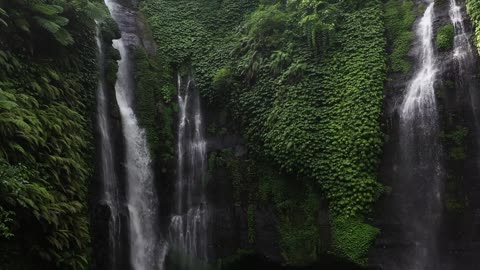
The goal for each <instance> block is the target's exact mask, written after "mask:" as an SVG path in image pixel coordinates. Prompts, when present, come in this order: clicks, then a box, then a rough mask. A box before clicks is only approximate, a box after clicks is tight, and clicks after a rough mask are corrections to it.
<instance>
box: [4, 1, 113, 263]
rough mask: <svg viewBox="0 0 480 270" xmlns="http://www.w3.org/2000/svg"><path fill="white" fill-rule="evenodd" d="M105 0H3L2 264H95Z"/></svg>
mask: <svg viewBox="0 0 480 270" xmlns="http://www.w3.org/2000/svg"><path fill="white" fill-rule="evenodd" d="M105 14H106V12H105V9H104V8H103V7H102V2H101V1H94V0H91V1H88V0H75V1H65V0H32V1H21V0H8V1H0V268H1V269H5V270H15V269H78V270H80V269H88V261H89V249H90V227H89V219H88V208H87V204H88V187H89V183H90V179H91V177H92V172H93V168H94V162H93V145H94V144H93V123H92V121H91V120H92V119H93V118H92V117H93V116H94V112H95V107H94V102H95V90H96V88H97V69H98V68H97V63H96V53H97V45H96V41H95V22H94V18H100V17H103V16H104V15H105Z"/></svg>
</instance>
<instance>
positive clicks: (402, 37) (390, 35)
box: [384, 0, 415, 73]
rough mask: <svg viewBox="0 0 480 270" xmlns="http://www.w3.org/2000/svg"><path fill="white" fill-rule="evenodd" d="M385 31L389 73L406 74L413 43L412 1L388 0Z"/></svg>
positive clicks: (409, 65)
mask: <svg viewBox="0 0 480 270" xmlns="http://www.w3.org/2000/svg"><path fill="white" fill-rule="evenodd" d="M384 7H385V29H386V36H387V39H388V40H389V44H390V45H389V63H388V68H389V71H390V72H396V73H408V72H409V71H410V70H411V68H412V63H411V61H410V60H409V59H408V51H409V50H410V47H411V44H412V42H413V38H414V33H413V31H412V27H413V22H414V21H415V14H414V11H413V1H411V0H407V1H399V0H389V1H387V2H386V3H385V5H384Z"/></svg>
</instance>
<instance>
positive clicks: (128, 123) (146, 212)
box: [105, 0, 166, 270]
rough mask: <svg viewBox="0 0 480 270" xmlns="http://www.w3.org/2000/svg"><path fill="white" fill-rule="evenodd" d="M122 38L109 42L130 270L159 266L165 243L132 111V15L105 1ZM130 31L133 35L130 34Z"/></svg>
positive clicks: (139, 130) (143, 138) (154, 269)
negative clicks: (114, 60)
mask: <svg viewBox="0 0 480 270" xmlns="http://www.w3.org/2000/svg"><path fill="white" fill-rule="evenodd" d="M105 3H106V5H107V6H108V8H109V10H110V13H111V14H112V16H113V18H114V19H115V21H116V22H117V24H118V25H119V28H120V31H121V33H122V37H121V39H119V40H114V41H113V46H114V48H115V49H117V50H118V51H119V52H120V57H121V60H120V61H119V62H118V73H117V82H116V85H115V94H116V99H117V103H118V107H119V109H120V115H121V122H122V128H123V136H124V139H125V164H124V166H125V169H126V189H127V191H126V197H127V202H126V204H127V209H128V214H129V217H128V218H129V242H130V247H129V250H130V263H131V266H132V268H133V270H158V269H162V267H163V260H164V257H165V249H166V247H165V244H164V243H163V242H162V241H161V238H160V235H159V228H160V225H159V220H158V219H159V217H158V198H157V194H156V191H155V186H154V177H153V171H152V169H151V159H150V154H149V151H148V147H147V141H146V134H145V131H144V130H143V129H142V128H140V127H139V125H138V120H137V117H136V115H135V113H134V110H133V102H134V92H133V91H134V87H135V83H134V74H133V68H132V67H133V56H132V53H131V50H132V47H133V48H134V47H135V46H137V45H138V44H137V43H135V42H136V41H138V37H137V36H136V33H135V31H136V29H137V28H136V17H135V16H136V14H135V13H134V12H132V11H131V10H128V9H127V8H125V7H123V6H122V5H120V4H119V3H116V2H114V1H113V0H106V1H105ZM132 31H133V32H132Z"/></svg>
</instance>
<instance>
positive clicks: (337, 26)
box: [139, 0, 408, 264]
mask: <svg viewBox="0 0 480 270" xmlns="http://www.w3.org/2000/svg"><path fill="white" fill-rule="evenodd" d="M327 2H328V3H326V4H325V6H322V7H318V8H317V9H312V7H313V6H309V4H306V3H305V2H304V3H301V1H291V2H288V3H287V2H285V1H254V0H251V1H229V0H226V1H204V0H201V1H190V0H181V1H170V0H144V1H142V2H141V5H140V7H141V11H142V12H143V14H144V16H145V19H146V21H147V22H148V26H149V27H150V30H151V33H152V36H153V37H154V39H155V41H156V43H157V45H158V52H157V56H156V57H153V58H148V59H145V58H142V57H143V56H142V54H139V59H141V60H140V63H150V64H149V68H150V70H157V69H158V72H157V73H156V74H158V76H157V80H156V81H155V82H153V81H152V83H150V84H148V83H147V84H145V83H144V81H145V80H142V78H145V79H146V77H142V75H141V74H140V75H139V76H140V77H139V79H140V81H141V82H140V84H143V85H144V86H146V87H147V88H152V89H153V88H155V89H156V90H154V92H155V94H153V92H152V93H147V92H145V93H143V91H141V92H140V93H139V95H140V101H139V108H140V110H141V111H142V108H145V112H144V113H141V115H140V116H141V122H142V121H143V123H145V125H146V127H147V131H148V130H150V132H149V133H150V134H155V135H150V136H149V137H150V138H152V139H150V142H151V146H152V147H157V146H158V147H162V146H161V145H162V144H163V145H164V146H163V148H162V149H163V150H162V151H158V153H162V154H163V155H168V157H166V159H164V161H163V163H161V164H163V165H161V164H159V166H162V168H165V170H169V169H168V168H169V167H168V166H167V165H165V164H169V163H168V161H167V159H170V160H171V158H172V157H173V154H174V150H175V149H168V147H169V145H170V147H171V144H170V143H169V142H172V140H174V138H175V137H174V136H172V133H173V132H174V129H173V128H174V125H173V128H172V124H173V123H174V122H175V121H176V112H177V109H176V102H175V100H174V99H172V97H173V96H174V89H175V87H174V85H175V73H176V72H177V71H180V72H181V70H182V69H183V68H185V67H190V66H191V67H192V69H193V72H194V76H195V80H196V85H197V87H198V89H199V91H200V92H201V95H202V97H203V101H204V107H205V108H206V111H208V112H207V116H208V115H217V116H220V115H223V116H224V117H223V118H224V119H225V118H226V119H227V120H226V121H225V120H219V121H215V120H213V119H207V120H208V122H209V126H208V127H207V130H208V131H209V136H210V137H211V138H226V137H228V135H232V134H237V135H238V131H241V132H240V133H241V137H243V138H244V139H245V141H246V152H245V153H242V154H238V153H237V151H236V149H235V148H234V147H233V148H232V147H230V146H229V147H227V148H228V149H210V153H209V155H210V162H209V164H210V165H211V168H210V171H222V170H226V172H227V177H228V178H227V179H228V181H230V183H231V186H232V188H233V195H232V196H233V197H234V198H233V200H234V201H235V202H237V203H239V204H240V205H241V208H242V209H243V211H244V213H245V216H246V219H247V223H248V226H247V227H248V239H249V240H248V241H249V242H250V243H251V245H250V247H251V248H255V244H254V243H255V241H256V239H255V238H256V237H255V230H256V229H255V226H256V221H255V220H256V218H259V217H258V209H260V208H262V205H265V204H266V205H269V206H270V207H273V209H274V212H275V215H276V216H277V217H278V220H279V222H278V224H277V230H278V233H279V235H280V239H279V240H278V243H274V244H273V245H279V246H280V248H281V254H282V257H283V259H284V260H285V261H286V262H288V263H291V264H305V263H308V262H311V261H315V260H316V258H317V256H318V254H320V253H322V252H325V251H327V250H330V251H332V252H334V253H335V254H337V255H339V256H343V257H345V258H347V259H349V260H352V261H355V262H357V263H360V264H365V263H366V259H365V255H366V252H367V251H368V249H369V246H370V244H371V243H372V241H373V240H374V238H375V236H376V235H377V234H378V229H376V228H374V227H372V226H370V225H368V224H367V221H368V216H369V215H370V213H371V210H372V205H373V203H374V202H375V200H376V198H377V197H378V196H379V194H380V193H381V192H382V190H383V189H382V186H381V185H379V184H378V183H377V180H376V169H377V165H378V161H379V153H380V151H381V146H382V143H383V135H382V132H381V130H380V122H379V121H380V114H381V109H382V97H383V83H384V80H385V73H386V69H387V67H386V63H387V55H386V53H385V48H386V44H385V38H384V24H383V5H382V3H381V2H380V1H373V0H372V1H363V2H362V3H358V2H355V1H337V2H335V3H334V2H333V1H332V2H330V1H327ZM316 12H318V14H317V13H316ZM321 12H324V13H321ZM320 13H321V14H323V15H322V16H323V17H322V18H323V19H322V20H324V21H325V24H324V25H323V24H321V22H320V21H319V19H318V18H319V17H318V15H319V14H320ZM332 14H333V15H332ZM405 16H407V15H405ZM405 21H408V18H405ZM406 23H407V22H406ZM406 29H407V27H406V26H404V27H403V28H402V29H401V30H402V31H407V30H406ZM365 40H368V42H365ZM157 58H158V60H155V59H157ZM152 61H153V62H155V63H156V64H152ZM142 65H143V64H140V66H142ZM144 70H145V69H144ZM149 72H150V71H149ZM160 74H163V75H160ZM142 95H144V96H145V97H147V98H145V101H146V103H145V104H144V103H142V101H141V100H142V97H141V96H142ZM152 97H153V98H152ZM152 99H154V100H155V102H153V103H151V102H150V101H151V100H152ZM152 108H153V109H154V110H155V114H154V115H152V114H151V112H152ZM142 114H143V116H142ZM219 118H221V117H219ZM153 119H156V120H155V121H153ZM225 122H228V123H225ZM159 123H160V124H159ZM161 123H163V124H161ZM163 125H166V126H167V127H166V129H163ZM212 140H213V141H215V139H212ZM165 142H168V143H165ZM220 148H221V147H220ZM170 162H171V161H170ZM272 172H275V173H272ZM214 182H215V181H214ZM292 186H298V189H291V188H288V187H292ZM287 190H288V192H287ZM293 191H295V192H293ZM322 201H323V202H324V203H321V202H322ZM325 202H328V203H325ZM327 205H328V207H327ZM320 208H323V209H324V210H327V209H329V211H330V220H327V221H326V223H327V224H328V223H329V224H330V225H331V227H332V230H331V235H330V236H329V237H327V238H328V239H321V238H322V237H321V234H322V233H321V232H320V229H319V228H320V225H319V220H318V218H317V216H318V213H319V210H320ZM299 209H302V210H301V211H299ZM256 213H257V214H256ZM323 222H325V220H323ZM331 241H333V242H332V243H330V242H331Z"/></svg>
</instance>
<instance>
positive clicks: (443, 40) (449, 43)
mask: <svg viewBox="0 0 480 270" xmlns="http://www.w3.org/2000/svg"><path fill="white" fill-rule="evenodd" d="M454 36H455V30H454V28H453V25H452V24H446V25H444V26H442V27H440V29H438V31H437V34H436V36H435V44H436V45H437V49H438V50H440V51H448V50H451V49H452V48H453V38H454Z"/></svg>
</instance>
